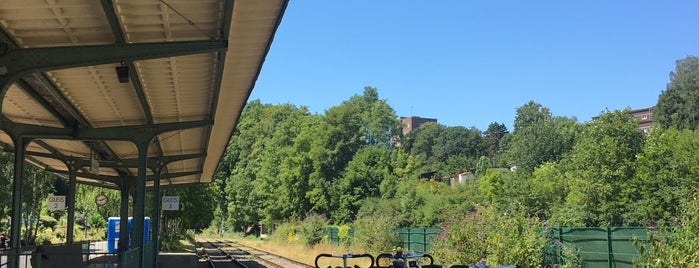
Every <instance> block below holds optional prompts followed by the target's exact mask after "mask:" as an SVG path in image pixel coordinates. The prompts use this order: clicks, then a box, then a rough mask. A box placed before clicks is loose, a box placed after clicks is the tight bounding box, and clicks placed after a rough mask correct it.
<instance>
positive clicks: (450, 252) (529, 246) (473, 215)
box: [432, 206, 546, 267]
mask: <svg viewBox="0 0 699 268" xmlns="http://www.w3.org/2000/svg"><path fill="white" fill-rule="evenodd" d="M541 227H542V223H541V222H540V221H539V220H538V219H536V218H529V217H525V216H523V215H517V214H516V213H499V212H498V211H497V209H495V208H494V207H492V206H478V207H476V209H475V211H470V212H465V213H458V214H454V215H452V218H451V220H449V221H447V222H445V223H444V224H443V225H442V226H441V228H442V230H441V233H440V235H439V236H438V238H437V239H436V240H435V241H434V242H433V243H432V254H433V256H434V257H435V259H436V260H439V261H440V262H442V263H445V264H447V265H450V264H475V263H477V262H478V261H479V260H480V259H481V258H482V257H483V256H487V263H488V265H508V264H517V265H519V267H537V266H539V265H541V264H542V262H543V254H542V252H543V248H544V246H545V242H546V240H545V238H544V237H543V236H542V235H541V233H540V232H539V230H540V228H541Z"/></svg>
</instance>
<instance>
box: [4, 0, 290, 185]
mask: <svg viewBox="0 0 699 268" xmlns="http://www.w3.org/2000/svg"><path fill="white" fill-rule="evenodd" d="M287 1H288V0H236V1H233V0H101V1H97V0H4V1H1V4H0V56H2V54H3V51H6V50H10V51H11V50H23V49H26V50H31V49H39V48H63V47H81V46H109V45H115V44H116V45H122V44H124V45H136V44H144V45H147V46H150V47H149V49H153V48H155V49H156V50H157V48H158V46H159V45H161V44H166V43H176V42H182V43H185V41H202V42H209V41H210V42H212V44H214V45H215V44H219V43H220V44H222V45H221V46H222V47H221V48H217V49H211V50H201V51H200V52H196V53H180V54H178V53H173V54H172V55H165V56H158V57H155V58H146V59H143V58H139V59H133V60H132V59H130V58H129V57H126V56H125V57H124V60H122V61H119V62H114V61H113V62H108V63H99V64H89V65H85V64H78V66H77V67H69V68H59V69H51V68H47V69H46V70H39V71H35V72H31V73H27V74H23V75H22V77H21V78H19V79H18V80H16V81H14V83H12V84H11V85H10V86H9V89H8V90H7V93H6V94H5V97H4V99H3V100H2V117H3V120H4V121H3V132H2V133H0V147H2V148H3V149H4V150H6V151H12V150H13V139H12V138H11V137H12V135H11V133H9V132H12V131H11V130H8V129H6V127H7V125H8V124H7V122H10V123H11V124H9V125H12V124H21V125H24V126H35V127H37V129H41V128H43V127H49V128H66V129H112V130H113V131H115V132H120V131H121V132H124V131H130V130H131V129H130V128H129V127H134V126H140V127H148V126H152V127H156V126H159V125H161V124H171V125H173V124H174V125H176V126H177V125H178V124H179V123H182V124H183V125H186V123H187V122H213V123H208V124H201V126H194V127H185V126H183V127H182V128H180V129H177V130H174V131H169V132H164V133H158V134H157V135H155V137H154V139H153V140H152V141H151V142H150V143H149V145H148V149H147V151H148V158H149V160H153V161H156V160H157V161H160V162H157V163H163V162H162V161H165V164H163V165H162V172H160V178H161V180H160V183H161V185H177V184H191V183H206V182H210V181H211V180H212V177H213V175H214V172H215V169H216V167H217V165H218V162H219V160H220V159H221V157H222V155H223V153H224V150H225V148H226V146H227V143H228V140H229V139H230V136H231V134H232V132H233V129H234V127H235V125H236V123H237V120H238V118H239V116H240V113H241V111H242V109H243V107H244V105H245V103H246V102H247V99H248V97H249V96H250V93H251V91H252V89H253V86H254V84H255V81H256V79H257V76H258V74H259V72H260V69H261V66H262V63H263V62H264V59H265V57H266V55H267V52H268V50H269V47H270V44H271V42H272V39H273V36H274V34H275V32H276V29H277V27H278V25H279V23H280V21H281V17H282V15H283V13H284V10H285V8H286V5H287ZM216 41H222V42H219V43H215V42H216ZM187 44H188V45H190V46H192V47H191V48H192V49H195V50H197V49H200V48H199V47H198V45H196V44H198V43H195V42H192V43H187ZM192 44H194V45H192ZM55 51H57V52H60V50H55ZM53 53H56V52H53ZM105 53H109V51H108V50H106V51H105ZM56 56H60V55H56ZM71 57H74V58H78V59H80V58H81V57H82V56H81V54H76V55H75V56H71ZM122 66H124V67H128V68H129V73H130V76H129V81H128V82H126V83H120V81H119V80H118V78H117V74H116V71H115V69H116V68H117V67H122ZM2 68H3V66H0V78H1V75H2V70H3V69H2ZM120 135H124V133H120ZM91 157H93V158H94V159H97V160H99V162H100V167H99V173H98V175H95V174H94V173H93V172H90V171H91V170H90V167H89V166H85V165H83V166H79V170H78V175H77V180H78V182H80V183H86V184H92V185H99V186H104V187H112V188H115V187H117V185H116V183H115V179H114V178H127V177H130V176H135V175H136V174H137V167H136V166H133V165H130V163H134V160H136V159H137V158H138V149H137V146H136V145H135V144H134V143H132V142H130V141H124V140H108V139H105V140H82V139H79V138H69V139H61V138H57V137H39V138H34V139H32V141H31V143H29V145H28V146H27V152H26V159H27V160H28V161H29V162H30V163H32V164H34V165H36V166H39V167H41V168H43V169H45V170H48V171H51V172H55V173H57V174H61V175H64V176H65V174H68V167H67V165H66V161H68V160H79V162H80V163H90V159H91ZM153 163H156V162H153ZM149 167H150V169H149V170H148V171H147V174H148V175H149V176H150V175H153V174H154V172H156V171H155V170H154V169H153V168H152V167H151V166H150V165H149ZM148 185H152V181H149V182H148Z"/></svg>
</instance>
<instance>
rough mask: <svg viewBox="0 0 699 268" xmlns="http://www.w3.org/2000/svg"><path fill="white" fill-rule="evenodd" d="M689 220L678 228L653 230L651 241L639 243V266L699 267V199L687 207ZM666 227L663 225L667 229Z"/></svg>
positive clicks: (636, 264) (685, 208) (650, 230)
mask: <svg viewBox="0 0 699 268" xmlns="http://www.w3.org/2000/svg"><path fill="white" fill-rule="evenodd" d="M684 211H685V213H686V214H685V215H686V216H685V218H684V219H683V220H682V221H681V222H679V223H677V224H675V226H674V228H656V227H652V228H649V231H648V241H642V242H639V241H635V244H636V247H637V248H638V252H639V258H638V259H637V260H636V261H635V262H634V265H635V266H637V267H699V251H698V250H697V249H698V248H699V200H697V198H696V196H695V197H694V198H693V199H692V200H691V201H689V202H688V203H686V205H685V207H684ZM663 225H664V224H662V223H661V224H660V226H663Z"/></svg>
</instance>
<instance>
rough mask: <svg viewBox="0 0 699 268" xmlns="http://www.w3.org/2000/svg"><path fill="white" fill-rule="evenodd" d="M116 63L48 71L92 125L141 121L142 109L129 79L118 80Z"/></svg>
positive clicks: (143, 120)
mask: <svg viewBox="0 0 699 268" xmlns="http://www.w3.org/2000/svg"><path fill="white" fill-rule="evenodd" d="M117 66H119V64H107V65H96V66H89V67H81V68H71V69H64V70H58V71H52V72H49V73H48V74H49V77H51V79H52V80H53V81H54V82H55V83H56V84H57V85H58V86H59V88H60V90H61V92H62V93H63V95H65V96H66V98H68V99H69V100H70V101H71V102H72V103H73V106H75V107H76V108H77V109H78V110H79V111H80V112H81V113H82V114H83V116H84V117H85V119H87V120H88V121H89V122H90V123H91V124H92V126H94V127H110V126H126V125H142V124H145V123H146V117H145V113H144V112H143V108H142V107H141V105H140V104H139V102H138V101H137V100H138V96H136V92H135V90H134V89H133V87H132V86H131V84H130V83H119V81H118V79H117V76H116V71H115V68H116V67H117Z"/></svg>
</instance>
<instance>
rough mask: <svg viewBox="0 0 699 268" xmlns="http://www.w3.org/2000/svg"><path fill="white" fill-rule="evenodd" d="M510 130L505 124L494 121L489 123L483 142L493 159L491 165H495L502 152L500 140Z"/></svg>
mask: <svg viewBox="0 0 699 268" xmlns="http://www.w3.org/2000/svg"><path fill="white" fill-rule="evenodd" d="M508 133H509V131H508V130H507V127H505V124H502V123H500V124H499V123H498V122H492V123H490V125H488V129H486V130H485V131H484V132H483V142H484V143H485V146H486V151H487V152H488V157H489V158H490V159H491V160H492V161H493V162H492V163H491V166H490V167H495V165H496V163H498V160H499V159H500V155H501V154H502V150H501V146H500V142H501V140H502V138H503V137H505V135H506V134H508Z"/></svg>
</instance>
